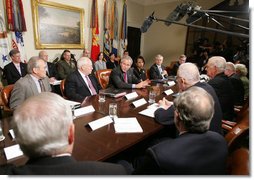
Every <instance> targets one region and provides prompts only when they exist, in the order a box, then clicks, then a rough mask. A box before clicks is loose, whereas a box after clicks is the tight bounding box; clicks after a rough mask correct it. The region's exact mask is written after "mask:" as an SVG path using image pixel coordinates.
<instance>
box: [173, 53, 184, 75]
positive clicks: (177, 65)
mask: <svg viewBox="0 0 254 180" xmlns="http://www.w3.org/2000/svg"><path fill="white" fill-rule="evenodd" d="M186 59H187V57H186V56H185V55H184V54H182V55H181V56H179V59H178V61H177V63H175V64H174V66H173V68H172V69H171V70H170V75H173V76H176V74H177V71H178V68H179V66H180V65H181V64H183V63H185V62H186Z"/></svg>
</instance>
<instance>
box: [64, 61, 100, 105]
mask: <svg viewBox="0 0 254 180" xmlns="http://www.w3.org/2000/svg"><path fill="white" fill-rule="evenodd" d="M77 66H78V70H76V71H74V72H73V73H71V74H70V75H69V76H67V78H66V81H65V88H64V89H65V90H64V91H65V95H66V97H67V98H68V99H70V100H73V101H78V102H82V101H83V100H84V99H85V97H87V96H92V95H95V94H98V92H99V90H100V89H101V86H100V84H99V82H98V80H97V79H96V77H95V76H94V74H93V73H92V70H93V65H92V61H91V60H90V59H89V58H88V57H81V58H80V59H79V60H78V61H77Z"/></svg>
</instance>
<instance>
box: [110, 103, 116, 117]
mask: <svg viewBox="0 0 254 180" xmlns="http://www.w3.org/2000/svg"><path fill="white" fill-rule="evenodd" d="M108 113H109V116H110V117H111V118H115V117H117V104H116V103H109V106H108Z"/></svg>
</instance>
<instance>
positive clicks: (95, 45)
mask: <svg viewBox="0 0 254 180" xmlns="http://www.w3.org/2000/svg"><path fill="white" fill-rule="evenodd" d="M98 21H99V19H98V3H97V0H93V4H92V16H91V28H92V49H91V59H92V60H93V61H96V60H97V58H98V54H99V53H100V44H99V23H98Z"/></svg>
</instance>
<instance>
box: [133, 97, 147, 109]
mask: <svg viewBox="0 0 254 180" xmlns="http://www.w3.org/2000/svg"><path fill="white" fill-rule="evenodd" d="M146 103H147V102H146V100H145V99H144V98H142V99H139V100H137V101H134V102H132V104H133V105H134V106H135V107H139V106H142V105H144V104H146Z"/></svg>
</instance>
